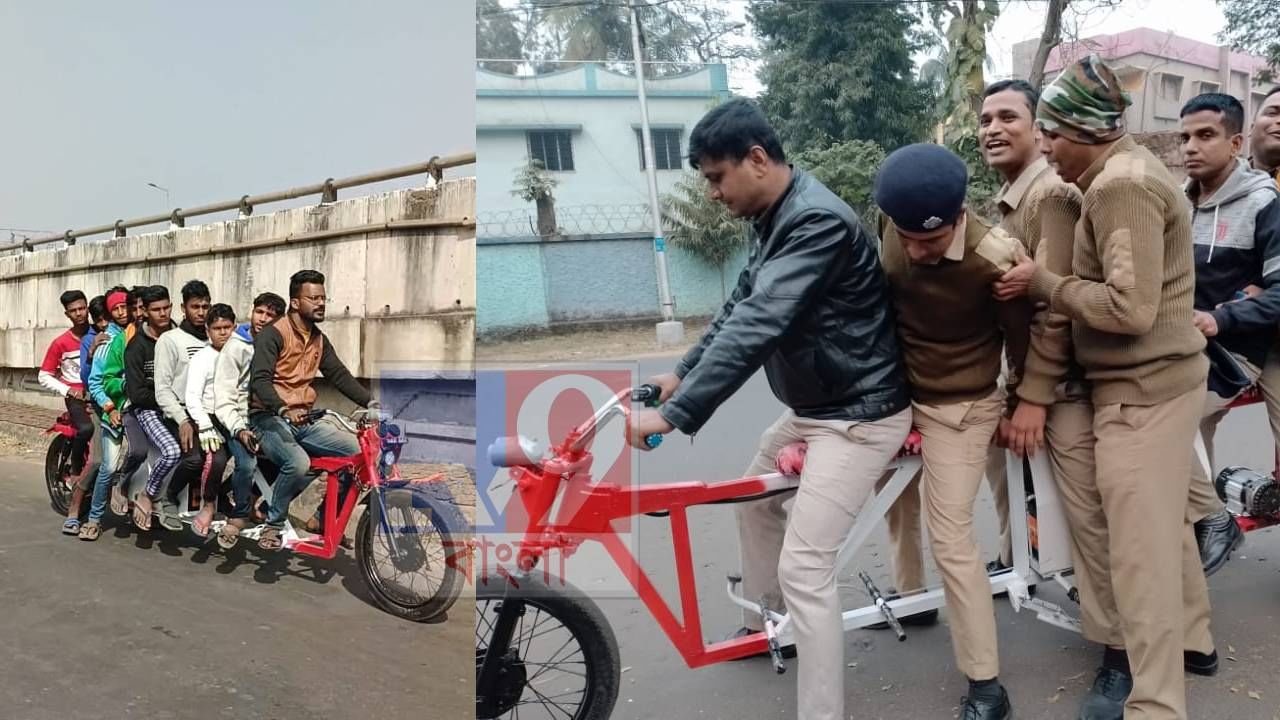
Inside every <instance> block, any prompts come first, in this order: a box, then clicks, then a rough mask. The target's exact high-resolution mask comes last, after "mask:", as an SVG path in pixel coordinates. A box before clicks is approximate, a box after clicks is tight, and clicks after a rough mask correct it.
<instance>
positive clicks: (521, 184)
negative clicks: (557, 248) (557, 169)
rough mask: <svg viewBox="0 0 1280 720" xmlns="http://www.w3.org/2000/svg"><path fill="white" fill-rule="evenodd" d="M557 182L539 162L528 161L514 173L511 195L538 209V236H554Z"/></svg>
mask: <svg viewBox="0 0 1280 720" xmlns="http://www.w3.org/2000/svg"><path fill="white" fill-rule="evenodd" d="M557 184H558V181H557V180H556V179H555V177H554V176H553V175H552V174H551V173H549V172H547V168H546V166H544V165H543V164H542V161H541V160H530V161H529V163H528V164H527V165H525V166H524V167H522V168H520V170H519V171H518V172H516V176H515V180H514V182H513V183H512V187H511V194H512V195H515V196H516V197H518V198H520V199H522V200H526V201H528V202H531V203H533V204H534V206H535V207H537V209H538V235H540V236H542V237H548V236H551V235H554V234H556V230H557V228H556V225H557V223H556V198H555V189H556V185H557Z"/></svg>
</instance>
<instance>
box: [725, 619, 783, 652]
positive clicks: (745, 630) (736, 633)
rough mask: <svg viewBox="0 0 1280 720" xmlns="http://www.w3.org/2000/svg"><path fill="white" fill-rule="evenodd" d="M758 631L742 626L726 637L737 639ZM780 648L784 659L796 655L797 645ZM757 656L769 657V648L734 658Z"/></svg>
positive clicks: (726, 638) (727, 638)
mask: <svg viewBox="0 0 1280 720" xmlns="http://www.w3.org/2000/svg"><path fill="white" fill-rule="evenodd" d="M758 632H760V631H759V630H752V629H751V628H747V627H740V628H738V629H737V630H734V631H733V632H731V633H729V634H728V635H726V636H725V638H724V639H725V640H737V639H738V638H741V637H746V636H748V635H754V634H756V633H758ZM779 650H781V651H782V657H783V659H784V660H790V659H791V658H793V657H795V656H796V646H795V645H783V646H782V647H781V648H779ZM757 657H769V650H768V648H766V649H764V650H762V651H761V652H758V653H756V654H755V655H743V656H742V657H737V658H734V660H746V659H748V658H757Z"/></svg>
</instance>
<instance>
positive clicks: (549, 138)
mask: <svg viewBox="0 0 1280 720" xmlns="http://www.w3.org/2000/svg"><path fill="white" fill-rule="evenodd" d="M526 138H527V139H528V141H529V159H530V160H537V161H539V162H541V163H542V166H543V167H545V168H546V169H548V170H553V171H556V172H564V171H567V170H572V169H573V143H572V142H570V139H569V131H568V130H530V131H529V132H528V134H527V135H526Z"/></svg>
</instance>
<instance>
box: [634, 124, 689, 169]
mask: <svg viewBox="0 0 1280 720" xmlns="http://www.w3.org/2000/svg"><path fill="white" fill-rule="evenodd" d="M649 134H650V136H651V137H652V138H653V160H654V166H655V167H657V168H658V169H659V170H679V169H680V158H681V155H680V131H679V130H650V131H649ZM643 137H644V136H642V135H641V134H640V128H636V147H638V148H639V151H640V169H641V170H644V169H645V164H644V139H643Z"/></svg>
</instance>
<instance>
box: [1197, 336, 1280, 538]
mask: <svg viewBox="0 0 1280 720" xmlns="http://www.w3.org/2000/svg"><path fill="white" fill-rule="evenodd" d="M1235 358H1236V361H1237V362H1238V363H1240V369H1241V370H1243V371H1244V373H1245V375H1247V376H1249V379H1250V380H1252V381H1254V382H1257V381H1258V378H1259V377H1260V376H1261V375H1262V370H1261V369H1260V368H1258V367H1257V366H1255V365H1253V364H1252V363H1250V362H1249V361H1247V360H1245V359H1244V358H1242V357H1240V356H1239V355H1237V356H1235ZM1277 372H1280V369H1278V370H1277ZM1236 397H1238V395H1233V396H1231V397H1229V398H1224V397H1222V396H1221V395H1219V394H1218V393H1216V392H1212V391H1206V392H1205V394H1204V410H1203V412H1201V415H1200V437H1201V438H1203V439H1204V449H1205V451H1206V452H1207V453H1208V454H1209V471H1210V472H1209V473H1206V472H1205V471H1204V467H1203V466H1201V464H1200V457H1199V456H1198V455H1193V456H1192V460H1191V491H1190V500H1189V502H1188V505H1187V514H1188V517H1190V518H1191V522H1197V521H1199V520H1201V519H1202V518H1206V517H1208V516H1210V515H1213V514H1214V513H1218V512H1221V511H1222V510H1223V509H1224V508H1223V504H1222V498H1219V497H1218V491H1217V490H1215V489H1214V487H1213V478H1212V477H1210V473H1212V471H1213V468H1214V464H1213V437H1214V435H1215V434H1216V433H1217V431H1218V423H1220V422H1222V418H1224V417H1226V416H1227V410H1226V407H1227V406H1228V405H1230V404H1231V401H1233V400H1235V399H1236ZM1272 402H1273V401H1272V400H1271V399H1270V398H1268V400H1267V414H1268V415H1271V404H1272ZM1275 402H1280V398H1277V399H1276V401H1275ZM1274 427H1275V421H1274V420H1273V421H1272V428H1273V429H1274Z"/></svg>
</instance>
